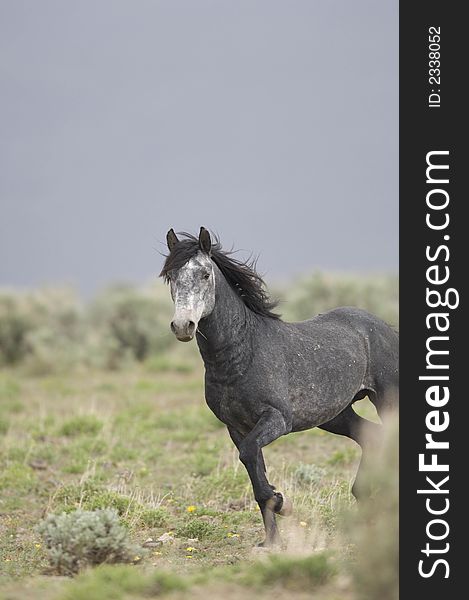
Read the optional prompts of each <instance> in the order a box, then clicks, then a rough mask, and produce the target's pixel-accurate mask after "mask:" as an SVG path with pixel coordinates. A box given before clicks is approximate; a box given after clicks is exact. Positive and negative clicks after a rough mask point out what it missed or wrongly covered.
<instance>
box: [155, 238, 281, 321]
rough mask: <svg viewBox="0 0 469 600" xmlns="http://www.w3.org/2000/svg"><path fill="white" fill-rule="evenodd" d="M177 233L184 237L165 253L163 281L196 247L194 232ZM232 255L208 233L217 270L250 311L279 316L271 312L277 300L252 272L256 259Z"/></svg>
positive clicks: (267, 315) (271, 316) (193, 252)
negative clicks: (241, 258)
mask: <svg viewBox="0 0 469 600" xmlns="http://www.w3.org/2000/svg"><path fill="white" fill-rule="evenodd" d="M178 235H181V236H184V239H181V240H180V241H179V243H177V244H176V245H175V246H174V247H173V249H172V250H171V252H170V253H169V254H168V255H167V256H166V260H165V263H164V265H163V269H162V271H161V273H160V277H163V278H164V280H165V282H166V283H168V281H169V273H170V271H172V270H177V269H180V268H181V267H182V266H183V265H185V264H186V262H187V261H189V260H190V259H191V258H193V257H194V256H195V255H196V254H197V253H198V252H199V250H200V246H199V240H198V238H196V237H195V236H194V235H191V234H190V233H186V232H182V233H180V234H178ZM232 254H233V252H232V251H231V252H230V251H226V250H223V249H222V247H221V244H220V240H219V238H218V236H216V235H213V234H212V247H211V250H210V258H211V259H212V260H213V262H214V263H215V264H216V265H217V267H218V268H219V269H220V271H221V272H222V274H223V276H224V277H225V279H226V281H227V282H228V283H229V284H230V286H231V288H232V289H233V290H235V292H236V293H237V294H238V296H239V297H240V298H241V300H242V301H243V302H244V304H245V305H246V306H247V307H248V308H249V309H250V310H252V311H253V312H254V313H256V314H258V315H262V316H264V317H269V318H271V319H279V318H280V315H277V314H276V313H274V312H272V309H274V308H275V307H276V306H277V302H275V301H273V300H272V299H271V298H270V296H269V294H268V292H267V290H266V286H265V283H264V280H263V279H262V277H261V276H260V275H259V274H258V273H256V260H255V259H248V260H247V261H246V262H241V261H240V260H237V259H236V258H233V256H232Z"/></svg>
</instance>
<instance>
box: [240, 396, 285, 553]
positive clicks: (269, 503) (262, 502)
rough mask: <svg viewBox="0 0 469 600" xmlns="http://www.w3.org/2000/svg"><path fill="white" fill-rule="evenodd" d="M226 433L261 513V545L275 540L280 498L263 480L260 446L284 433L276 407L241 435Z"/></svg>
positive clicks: (272, 542) (281, 417) (264, 479)
mask: <svg viewBox="0 0 469 600" xmlns="http://www.w3.org/2000/svg"><path fill="white" fill-rule="evenodd" d="M229 432H230V435H231V438H232V439H233V441H234V443H235V444H236V446H237V447H238V449H239V459H240V461H241V462H242V463H243V464H244V466H245V467H246V470H247V472H248V475H249V478H250V479H251V483H252V488H253V491H254V497H255V499H256V501H257V503H258V504H259V508H260V510H261V513H262V518H263V520H264V527H265V534H266V539H265V545H267V546H270V545H273V544H276V543H279V541H280V536H279V533H278V529H277V524H276V522H275V513H277V512H280V511H281V510H282V507H283V504H284V499H283V496H282V494H280V493H279V492H275V491H274V490H275V488H274V487H273V486H271V485H270V484H269V482H268V481H267V477H266V473H265V465H264V458H263V456H262V448H263V447H264V446H267V444H270V443H271V442H273V441H274V440H276V439H277V438H279V437H280V436H281V435H284V434H285V433H287V432H288V429H287V425H286V423H285V419H284V417H283V416H282V414H281V413H280V412H279V411H278V410H277V409H274V408H271V409H268V410H266V411H265V412H264V413H263V414H262V416H261V418H260V419H259V421H258V422H257V423H256V425H255V427H254V428H253V429H252V431H250V432H249V433H248V434H247V435H246V436H245V437H242V436H241V435H240V434H239V433H237V432H236V431H233V430H232V429H230V428H229Z"/></svg>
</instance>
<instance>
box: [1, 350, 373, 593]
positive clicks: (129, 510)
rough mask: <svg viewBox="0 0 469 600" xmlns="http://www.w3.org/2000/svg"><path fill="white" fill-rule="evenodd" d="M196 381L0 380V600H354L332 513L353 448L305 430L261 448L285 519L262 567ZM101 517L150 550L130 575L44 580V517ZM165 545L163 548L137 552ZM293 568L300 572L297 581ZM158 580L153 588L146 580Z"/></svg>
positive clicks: (159, 375) (177, 369) (246, 489)
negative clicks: (277, 594) (224, 599)
mask: <svg viewBox="0 0 469 600" xmlns="http://www.w3.org/2000/svg"><path fill="white" fill-rule="evenodd" d="M202 376H203V374H202V366H201V364H200V362H199V360H198V359H197V357H195V356H194V357H192V356H190V357H187V358H186V359H185V360H184V361H181V360H174V361H172V360H170V359H166V360H164V361H163V360H156V361H155V360H153V361H149V362H147V363H145V364H143V365H139V366H135V367H134V368H132V369H130V370H124V371H120V372H104V371H90V370H84V371H83V372H81V373H75V374H71V375H50V376H46V377H36V378H35V377H31V376H28V377H25V376H22V375H21V374H20V373H19V372H17V371H14V370H3V371H2V372H1V374H0V399H1V407H2V408H1V413H0V414H1V417H0V444H1V446H0V448H1V455H0V457H1V471H0V589H2V590H3V594H4V596H5V598H9V599H16V598H17V599H18V600H19V599H20V598H25V597H28V598H58V599H59V598H63V599H65V598H68V599H79V598H85V596H86V597H87V599H88V600H90V598H107V597H109V598H119V597H122V598H141V597H142V598H143V597H148V595H152V594H154V595H161V594H163V593H166V592H168V593H169V592H171V593H173V594H176V595H178V594H179V595H182V596H184V597H185V595H186V594H190V595H191V596H194V595H195V596H196V597H197V596H198V595H200V596H202V595H204V594H206V593H208V592H207V590H211V593H213V594H214V595H215V596H216V595H217V593H219V594H220V595H221V594H223V595H224V596H228V597H233V598H237V597H238V596H239V597H241V596H243V597H244V598H246V597H251V596H249V594H250V593H252V597H254V596H257V597H258V596H261V597H262V596H263V594H265V595H270V594H271V591H272V587H271V586H274V588H283V587H286V588H288V589H289V593H290V594H293V595H295V596H297V597H298V598H300V597H302V596H303V595H304V594H308V593H309V592H310V591H311V589H313V588H320V589H321V590H322V591H321V595H320V597H321V598H331V599H332V598H336V597H338V595H340V597H341V598H347V597H350V598H354V597H355V596H354V591H353V585H352V580H351V576H350V573H349V572H348V570H347V568H346V566H345V565H346V563H347V562H348V558H349V554H350V553H351V552H352V550H351V548H350V547H349V544H347V543H346V542H345V541H344V537H343V535H342V533H341V528H340V526H339V525H340V523H339V522H340V515H341V514H342V512H343V511H344V509H345V510H348V511H349V512H350V511H353V510H356V509H354V508H353V505H354V501H353V499H352V497H351V496H350V493H349V489H350V485H351V482H352V480H353V476H354V473H355V471H356V468H357V464H358V459H359V449H358V447H357V446H356V445H355V444H354V443H353V442H352V441H350V440H347V439H343V438H341V437H339V436H334V435H331V434H327V433H325V432H322V431H321V430H318V429H314V430H311V431H307V432H303V433H300V434H292V435H289V436H286V437H284V438H282V439H280V440H278V441H277V442H275V443H274V444H272V445H271V446H269V447H268V448H267V449H266V451H265V457H266V462H267V465H268V474H269V478H270V480H271V481H272V482H273V483H274V484H275V485H276V486H277V487H278V489H280V490H282V491H284V492H285V493H286V494H287V495H288V496H289V497H290V498H291V499H292V500H293V503H294V509H295V511H294V515H293V516H292V517H290V518H289V519H282V518H280V528H281V531H282V534H283V538H284V543H285V548H284V550H283V551H282V552H280V553H279V556H278V557H277V558H276V557H275V556H273V557H271V556H269V558H266V557H265V556H264V553H260V551H257V552H256V551H255V550H253V548H254V546H255V545H256V543H258V542H259V541H261V539H262V534H263V528H262V520H261V516H260V513H259V511H258V509H257V506H256V504H255V502H254V500H253V497H252V492H251V487H250V483H249V480H248V477H247V475H246V473H245V471H244V467H243V466H242V465H241V464H240V463H239V461H238V457H237V452H236V450H235V448H234V447H233V445H232V443H231V441H230V439H229V437H228V434H227V432H226V430H225V428H224V426H223V425H222V424H221V423H220V422H218V421H217V419H216V418H215V417H214V416H213V415H212V414H211V412H210V411H209V409H208V408H207V407H206V405H205V402H204V399H203V384H202V380H203V379H202ZM364 410H365V411H368V412H369V414H370V415H371V414H372V411H371V410H370V408H367V407H365V408H364ZM103 507H113V508H115V509H116V510H117V511H118V513H119V515H120V517H121V520H122V522H123V523H125V525H126V526H127V527H128V530H129V534H130V537H131V539H132V540H133V541H135V542H136V543H137V544H139V545H143V546H145V545H146V546H149V547H146V548H144V549H143V550H142V551H141V552H139V553H138V554H137V555H136V556H135V560H134V562H135V564H134V565H130V566H128V565H127V566H108V567H106V568H104V569H99V568H98V569H95V570H94V571H92V572H89V573H87V574H84V575H81V576H79V577H78V578H76V579H74V580H70V579H68V578H63V577H54V576H51V575H48V574H47V559H46V554H45V552H44V549H43V547H42V544H41V539H40V537H39V535H38V534H37V532H36V531H35V527H36V526H37V524H38V522H39V521H40V520H41V519H42V518H43V517H44V516H45V515H46V514H47V513H50V512H53V513H60V512H62V511H72V510H74V509H76V508H83V509H89V510H93V509H96V508H103ZM163 534H168V535H167V536H166V538H167V539H168V542H166V543H164V544H158V543H157V542H148V540H150V539H151V540H153V541H155V540H157V539H158V538H159V537H160V536H162V535H163ZM145 543H146V544H145ZM275 560H277V561H280V563H281V564H280V563H279V564H277V563H275ZM308 560H309V561H311V564H309V563H308V562H307V561H308ZM271 561H274V563H271ZM298 561H299V562H300V564H303V563H302V561H303V562H305V561H306V562H305V564H304V565H303V567H301V568H300V569H299V571H298ZM298 572H300V573H302V577H303V579H302V577H298ZM162 573H164V577H165V578H166V579H165V578H163V579H162V581H163V583H161V581H159V579H158V581H157V580H155V579H154V578H155V576H157V577H160V576H162ZM279 573H280V575H279ZM145 586H146V587H145ZM186 588H187V589H189V590H190V592H188V591H187V589H186ZM184 589H186V591H184ZM217 590H218V592H217ZM249 590H253V591H252V592H249Z"/></svg>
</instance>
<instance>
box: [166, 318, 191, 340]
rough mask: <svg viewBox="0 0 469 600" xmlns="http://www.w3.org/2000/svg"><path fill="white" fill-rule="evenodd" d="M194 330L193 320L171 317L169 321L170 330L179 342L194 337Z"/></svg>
mask: <svg viewBox="0 0 469 600" xmlns="http://www.w3.org/2000/svg"><path fill="white" fill-rule="evenodd" d="M195 330H196V325H195V323H194V321H190V320H186V319H173V320H172V321H171V331H172V332H173V333H174V335H175V336H176V337H177V339H178V340H179V341H180V342H190V341H191V339H192V338H193V337H194V334H195Z"/></svg>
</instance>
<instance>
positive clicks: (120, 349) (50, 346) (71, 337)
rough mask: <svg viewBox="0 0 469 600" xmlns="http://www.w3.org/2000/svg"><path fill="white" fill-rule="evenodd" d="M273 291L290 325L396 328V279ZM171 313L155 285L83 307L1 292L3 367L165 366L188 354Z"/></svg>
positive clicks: (55, 297)
mask: <svg viewBox="0 0 469 600" xmlns="http://www.w3.org/2000/svg"><path fill="white" fill-rule="evenodd" d="M272 291H273V296H274V297H276V298H279V299H280V306H279V309H278V310H279V312H280V313H281V314H282V316H283V318H284V319H285V320H288V321H295V320H303V319H307V318H309V317H311V316H313V315H315V314H317V313H320V312H324V311H326V310H328V309H331V308H335V307H337V306H346V305H349V306H358V307H360V308H364V309H366V310H369V311H370V312H372V313H374V314H376V315H378V316H380V317H381V318H383V319H384V320H385V321H386V322H388V323H389V324H391V325H392V326H393V327H397V326H398V280H397V277H396V276H393V275H354V274H346V275H345V274H334V273H322V272H316V273H314V274H313V275H311V276H308V277H303V278H300V279H297V280H295V281H293V282H290V283H289V284H288V285H287V284H283V285H279V284H277V285H275V286H273V288H272ZM172 311H173V308H172V302H171V299H170V295H169V291H168V290H167V289H166V288H165V286H164V285H163V283H162V282H160V281H157V282H155V283H152V284H151V285H147V286H143V287H136V286H132V285H125V284H121V285H114V286H111V287H109V288H107V289H105V290H103V291H102V292H101V293H99V294H98V295H97V296H95V297H94V298H93V299H91V300H90V301H88V302H84V301H83V300H81V299H80V298H79V297H78V295H77V294H76V293H75V292H74V291H73V289H71V288H67V287H48V288H44V289H38V290H32V291H19V290H15V289H1V288H0V366H12V365H16V366H19V367H21V368H22V369H24V370H25V371H26V372H27V373H29V374H31V375H41V374H48V373H60V372H62V371H68V370H70V369H72V368H73V369H75V368H78V369H79V368H83V367H95V368H102V369H106V370H108V369H111V370H112V369H124V368H126V366H130V365H132V364H133V363H136V362H137V363H138V362H145V361H150V362H151V361H152V362H153V364H154V365H158V364H159V362H158V361H160V363H161V364H163V363H164V359H163V357H164V356H166V355H167V353H168V352H171V353H172V354H176V355H177V354H179V353H181V354H182V353H187V352H188V349H187V348H186V349H183V348H182V345H181V344H176V340H175V338H174V336H173V335H172V334H171V332H170V330H169V322H170V320H171V316H172ZM193 346H194V345H191V348H192V350H194V348H193Z"/></svg>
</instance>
